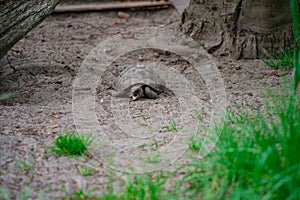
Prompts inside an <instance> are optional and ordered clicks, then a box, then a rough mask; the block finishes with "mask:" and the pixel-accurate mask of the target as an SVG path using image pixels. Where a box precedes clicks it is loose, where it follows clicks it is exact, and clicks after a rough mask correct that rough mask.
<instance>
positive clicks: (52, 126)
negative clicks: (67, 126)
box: [48, 124, 59, 128]
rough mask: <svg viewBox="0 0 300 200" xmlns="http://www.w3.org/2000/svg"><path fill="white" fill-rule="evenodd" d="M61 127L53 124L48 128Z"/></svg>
mask: <svg viewBox="0 0 300 200" xmlns="http://www.w3.org/2000/svg"><path fill="white" fill-rule="evenodd" d="M58 126H59V125H58V124H52V125H50V126H48V128H57V127H58Z"/></svg>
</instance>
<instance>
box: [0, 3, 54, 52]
mask: <svg viewBox="0 0 300 200" xmlns="http://www.w3.org/2000/svg"><path fill="white" fill-rule="evenodd" d="M58 2H59V0H1V1H0V7H1V12H0V58H2V57H3V56H4V55H5V54H6V52H7V51H8V50H9V49H10V48H11V47H12V46H13V45H14V44H16V43H17V42H18V41H19V40H20V39H22V38H23V37H24V36H25V35H26V34H27V33H28V32H29V31H30V30H31V29H33V28H34V27H35V26H37V25H38V24H39V23H40V22H42V21H43V20H44V19H45V18H46V17H47V16H48V15H49V14H50V13H51V12H52V10H53V9H54V8H55V6H56V5H57V3H58Z"/></svg>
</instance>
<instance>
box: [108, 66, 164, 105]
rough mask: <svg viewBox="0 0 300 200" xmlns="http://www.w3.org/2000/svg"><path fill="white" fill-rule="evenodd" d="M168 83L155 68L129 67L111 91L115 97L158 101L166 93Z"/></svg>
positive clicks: (114, 83)
mask: <svg viewBox="0 0 300 200" xmlns="http://www.w3.org/2000/svg"><path fill="white" fill-rule="evenodd" d="M165 87H166V83H165V81H164V80H163V79H161V78H160V76H159V75H158V73H157V72H156V71H154V69H153V68H151V67H150V66H147V65H141V64H137V65H132V66H129V67H127V68H126V69H125V70H124V71H122V72H121V73H120V75H119V76H118V77H117V78H116V79H115V80H114V82H113V88H114V89H115V90H116V91H112V90H110V91H109V94H110V95H111V96H113V97H130V98H132V99H133V100H134V101H135V100H138V99H140V98H149V99H156V98H157V97H158V95H159V94H160V93H162V92H163V91H164V89H165Z"/></svg>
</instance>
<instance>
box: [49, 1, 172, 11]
mask: <svg viewBox="0 0 300 200" xmlns="http://www.w3.org/2000/svg"><path fill="white" fill-rule="evenodd" d="M170 5H171V3H170V2H168V1H149V2H148V1H145V2H115V3H84V4H77V5H58V6H57V7H56V8H55V10H54V12H55V13H62V12H86V11H104V10H121V9H137V8H149V7H169V6H170Z"/></svg>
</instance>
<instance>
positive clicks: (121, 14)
mask: <svg viewBox="0 0 300 200" xmlns="http://www.w3.org/2000/svg"><path fill="white" fill-rule="evenodd" d="M118 17H120V18H123V19H128V18H129V17H130V15H129V14H128V13H125V12H122V11H119V12H118Z"/></svg>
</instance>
